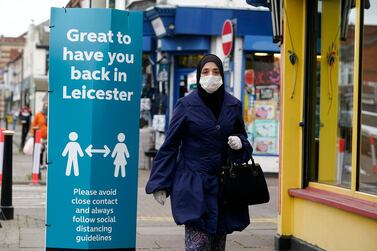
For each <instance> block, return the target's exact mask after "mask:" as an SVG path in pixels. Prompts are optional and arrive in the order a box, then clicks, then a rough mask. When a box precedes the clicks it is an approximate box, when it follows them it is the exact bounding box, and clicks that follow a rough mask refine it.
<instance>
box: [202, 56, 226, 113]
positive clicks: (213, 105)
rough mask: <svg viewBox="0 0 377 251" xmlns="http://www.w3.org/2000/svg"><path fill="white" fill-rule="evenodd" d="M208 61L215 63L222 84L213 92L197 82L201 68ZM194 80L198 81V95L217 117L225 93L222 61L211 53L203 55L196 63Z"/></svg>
mask: <svg viewBox="0 0 377 251" xmlns="http://www.w3.org/2000/svg"><path fill="white" fill-rule="evenodd" d="M208 62H213V63H215V64H216V65H217V67H218V68H219V70H220V75H221V78H222V79H223V84H222V85H221V86H220V87H219V89H217V90H216V91H215V92H214V93H208V92H206V91H205V90H204V89H203V88H202V86H201V85H200V84H199V82H200V75H201V72H202V68H203V66H204V65H205V64H206V63H208ZM196 82H197V83H198V94H199V97H200V98H201V99H202V100H203V101H204V103H205V104H206V106H208V107H209V108H210V109H211V111H212V113H213V114H214V115H215V117H216V118H219V115H220V112H221V107H222V105H223V100H224V93H225V87H224V84H225V81H224V68H223V63H222V62H221V59H220V58H219V57H217V56H216V55H213V54H208V55H205V56H204V57H203V58H202V59H201V60H200V61H199V63H198V66H197V69H196Z"/></svg>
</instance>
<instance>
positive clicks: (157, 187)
mask: <svg viewBox="0 0 377 251" xmlns="http://www.w3.org/2000/svg"><path fill="white" fill-rule="evenodd" d="M196 75H197V82H198V89H197V90H194V91H192V92H191V93H190V94H189V95H187V96H185V97H184V98H182V99H180V100H179V101H178V103H177V105H176V108H175V110H174V114H173V117H172V120H171V122H170V126H169V130H168V132H167V135H166V139H165V142H164V144H163V145H162V146H161V148H160V149H159V151H158V153H157V155H156V158H155V159H154V163H153V167H152V171H151V175H150V178H149V181H148V183H147V186H146V192H147V193H148V194H151V193H153V195H154V197H155V199H156V200H157V201H158V202H159V203H160V204H162V205H163V204H164V203H165V200H166V197H167V196H170V199H171V204H172V213H173V217H174V220H175V222H176V223H177V224H179V225H181V224H184V225H185V249H186V250H187V251H191V250H198V251H202V250H203V251H206V250H211V251H215V250H216V251H217V250H219V251H221V250H225V242H226V235H227V234H230V233H232V232H233V231H242V230H243V229H245V228H246V227H247V226H248V225H249V223H250V220H249V211H248V207H247V206H237V207H224V206H223V205H222V203H221V199H219V186H220V185H219V177H218V174H219V172H220V170H221V167H222V166H223V165H225V163H226V161H227V159H228V158H230V159H231V160H232V161H233V162H235V163H245V162H247V161H248V160H249V159H250V156H251V154H252V147H251V145H250V143H249V141H248V140H247V135H246V132H245V128H244V122H243V117H242V116H243V115H242V104H241V102H240V101H239V100H238V99H236V98H235V97H233V96H232V95H230V94H229V93H227V92H226V91H225V88H224V70H223V66H222V62H221V60H220V59H219V58H218V57H217V56H215V55H212V54H209V55H206V56H205V57H203V58H202V59H201V61H200V62H199V64H198V66H197V73H196Z"/></svg>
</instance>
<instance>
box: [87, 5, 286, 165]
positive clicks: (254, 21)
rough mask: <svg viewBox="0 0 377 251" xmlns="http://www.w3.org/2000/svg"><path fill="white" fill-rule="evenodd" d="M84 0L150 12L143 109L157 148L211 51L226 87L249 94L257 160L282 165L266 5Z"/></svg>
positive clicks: (275, 53)
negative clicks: (227, 37)
mask: <svg viewBox="0 0 377 251" xmlns="http://www.w3.org/2000/svg"><path fill="white" fill-rule="evenodd" d="M80 6H82V7H90V6H91V7H92V8H94V7H111V8H117V9H123V10H124V9H128V10H139V11H143V12H144V25H143V83H142V85H143V89H142V90H143V92H142V105H141V107H142V111H141V114H142V118H143V119H145V121H146V123H147V124H148V125H150V126H153V128H154V130H155V132H157V133H156V135H157V136H156V137H155V138H156V144H155V147H156V148H157V149H158V148H159V145H160V144H161V143H162V142H163V140H164V133H165V129H166V127H167V126H168V123H169V119H170V117H171V115H172V111H173V109H174V105H175V104H176V102H177V100H178V99H179V98H181V97H183V96H185V95H187V93H188V92H190V91H191V90H192V89H194V88H196V84H197V83H196V75H195V71H196V65H197V63H198V62H199V60H200V59H201V58H202V57H203V56H204V55H205V54H208V53H213V54H216V55H218V56H219V57H220V58H221V59H222V60H223V61H224V66H225V82H226V83H225V85H226V89H227V91H229V92H230V93H232V94H233V95H234V96H235V97H237V98H238V99H240V100H241V101H243V104H244V118H245V123H246V128H247V133H248V136H249V140H250V141H251V142H252V144H253V146H254V149H255V158H256V160H257V161H259V162H261V164H262V166H263V167H264V170H265V171H267V172H277V171H278V160H279V157H278V156H279V148H278V142H279V131H278V128H279V119H278V118H279V107H280V103H279V100H280V97H279V96H280V91H279V89H280V74H279V71H280V63H279V61H280V54H279V51H280V48H279V47H278V45H276V44H273V43H272V26H271V14H270V12H269V11H268V9H267V8H264V7H258V8H256V7H252V6H250V5H247V3H246V2H244V1H225V0H224V1H216V2H214V1H105V0H103V1H92V2H90V1H81V2H80ZM227 19H229V20H231V21H232V23H233V28H234V37H233V50H232V53H231V55H230V56H229V57H226V56H225V55H224V52H223V49H222V35H221V32H222V26H223V24H224V21H225V20H227ZM250 27H253V29H250ZM143 109H144V110H143Z"/></svg>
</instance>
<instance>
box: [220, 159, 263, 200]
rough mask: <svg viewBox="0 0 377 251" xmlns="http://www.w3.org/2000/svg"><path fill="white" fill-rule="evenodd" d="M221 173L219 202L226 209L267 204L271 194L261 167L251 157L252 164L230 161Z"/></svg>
mask: <svg viewBox="0 0 377 251" xmlns="http://www.w3.org/2000/svg"><path fill="white" fill-rule="evenodd" d="M228 163H229V164H228V165H227V166H224V167H222V170H221V172H220V177H219V178H220V193H219V202H220V203H221V204H222V205H224V206H226V207H238V206H245V205H256V204H263V203H267V202H269V200H270V194H269V192H268V187H267V183H266V179H265V178H264V174H263V171H262V168H261V167H260V165H259V164H258V163H257V164H256V163H255V162H254V159H253V158H252V157H251V164H250V163H244V164H235V163H233V162H232V161H228Z"/></svg>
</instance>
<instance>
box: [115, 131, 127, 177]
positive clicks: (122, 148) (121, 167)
mask: <svg viewBox="0 0 377 251" xmlns="http://www.w3.org/2000/svg"><path fill="white" fill-rule="evenodd" d="M125 139H126V135H124V133H119V134H118V142H119V143H117V144H116V145H115V147H114V150H113V152H112V153H111V157H112V158H115V159H114V166H115V170H114V177H118V175H119V172H121V175H122V177H123V178H124V177H126V165H127V160H126V158H129V157H130V153H129V152H128V149H127V145H126V144H124V143H123V142H124V140H125Z"/></svg>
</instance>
